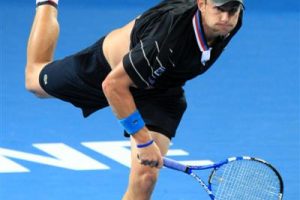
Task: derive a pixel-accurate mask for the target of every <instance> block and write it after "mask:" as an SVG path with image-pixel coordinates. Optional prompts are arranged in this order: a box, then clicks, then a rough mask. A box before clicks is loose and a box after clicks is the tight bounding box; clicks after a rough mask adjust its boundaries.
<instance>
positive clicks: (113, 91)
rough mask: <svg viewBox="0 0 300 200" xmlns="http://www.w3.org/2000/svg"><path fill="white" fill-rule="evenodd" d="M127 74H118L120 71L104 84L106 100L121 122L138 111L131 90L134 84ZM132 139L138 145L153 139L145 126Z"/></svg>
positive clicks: (108, 78) (109, 76)
mask: <svg viewBox="0 0 300 200" xmlns="http://www.w3.org/2000/svg"><path fill="white" fill-rule="evenodd" d="M126 76H127V75H126V74H125V77H124V74H120V75H119V74H118V71H116V72H112V74H110V75H108V77H107V78H106V79H105V81H104V82H103V84H102V87H103V91H104V94H105V96H106V99H107V101H108V103H109V105H110V106H111V108H112V110H113V112H114V114H115V116H116V117H117V118H118V119H119V120H120V119H124V118H127V117H128V116H130V115H131V114H132V113H134V112H135V111H136V109H137V108H136V105H135V102H134V99H133V96H132V94H131V92H130V90H129V86H130V85H131V84H132V83H131V81H130V79H129V78H128V77H126ZM132 137H133V138H134V139H135V140H136V142H137V143H145V142H147V141H149V140H150V139H151V135H150V134H149V131H148V129H147V128H146V127H145V126H143V127H142V128H141V129H139V130H138V131H137V132H136V133H134V134H132Z"/></svg>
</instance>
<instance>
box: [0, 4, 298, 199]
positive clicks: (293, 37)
mask: <svg viewBox="0 0 300 200" xmlns="http://www.w3.org/2000/svg"><path fill="white" fill-rule="evenodd" d="M155 2H158V1H133V0H130V1H124V0H120V1H117V0H110V1H104V0H102V1H100V0H99V1H96V0H89V1H83V0H82V1H79V0H61V1H60V6H59V10H60V14H59V21H60V25H61V33H60V38H59V42H58V46H57V50H56V58H61V57H64V56H65V55H68V54H71V53H74V52H76V51H78V50H80V49H82V48H84V47H86V46H87V45H89V44H91V43H92V42H94V41H95V40H96V39H98V38H99V37H100V36H102V35H104V34H106V33H108V32H109V31H110V30H112V29H113V28H116V27H119V26H121V25H123V24H124V23H126V22H127V21H128V20H130V19H132V18H134V17H135V16H136V15H138V14H139V13H141V12H142V11H143V10H144V9H146V8H148V7H149V6H151V5H153V4H154V3H155ZM299 7H300V6H299V1H292V0H289V1H287V0H285V1H269V0H260V1H258V0H256V1H250V0H248V1H246V13H245V19H244V27H243V28H242V30H241V31H240V32H239V34H238V35H237V36H236V37H235V38H234V39H233V41H232V42H231V43H230V45H229V46H228V47H227V49H226V51H225V52H224V54H223V55H222V56H221V58H220V59H219V60H218V61H217V63H216V64H215V65H214V67H213V68H212V69H211V70H209V71H208V72H207V73H206V74H205V75H203V76H201V77H199V78H197V79H195V80H193V81H191V82H189V83H188V84H187V85H186V86H185V89H186V95H187V98H188V102H189V107H188V110H187V112H186V115H185V116H184V118H183V121H182V123H181V125H180V127H179V130H178V134H177V137H176V138H175V139H174V140H173V143H174V144H173V146H172V149H184V150H185V151H187V152H188V153H189V154H188V155H186V156H182V157H174V158H175V159H178V160H194V159H211V160H214V161H218V160H220V159H223V158H225V157H228V156H232V155H251V156H257V157H261V158H264V159H266V160H268V161H269V162H271V163H272V164H274V165H275V166H276V167H277V168H278V170H279V171H280V172H281V174H282V176H283V178H284V182H285V199H288V200H289V199H299V182H300V177H299V176H300V175H299V174H300V172H299V167H300V166H299V164H300V163H299V162H300V161H299V160H300V158H299V148H300V144H299V143H300V139H299V133H300V127H299V124H300V120H299V85H300V83H299V76H300V74H299V67H300V60H299V57H300V52H299V51H300V50H299V48H300V30H299V29H300V24H299V23H300V18H299V16H300V13H299ZM0 8H1V12H0V114H1V115H0V148H1V147H2V148H4V149H11V150H16V151H22V152H28V153H32V154H37V155H43V156H49V155H47V154H46V153H44V152H41V151H39V150H37V149H36V148H34V147H32V144H35V143H64V144H66V145H68V146H70V147H72V148H74V149H77V150H78V151H80V152H82V153H84V154H85V155H88V156H90V157H91V158H93V159H96V160H99V161H101V162H104V163H105V164H107V165H108V166H110V170H104V171H103V170H102V171H101V170H98V171H97V170H95V171H93V170H91V171H84V172H82V171H72V170H65V169H62V168H58V167H53V166H48V165H41V164H37V163H34V162H29V161H26V160H23V159H16V158H10V159H11V160H12V161H15V162H17V163H19V164H21V165H22V166H24V167H26V168H28V169H30V172H29V173H0V198H1V199H6V200H18V199H22V200H24V199H26V200H27V199H28V200H29V199H30V200H32V199H43V200H47V199H64V200H65V199H72V200H73V199H83V200H84V199H89V200H92V199H120V198H121V196H122V193H123V192H124V190H125V187H126V182H127V173H128V168H127V167H124V166H123V165H120V164H119V163H117V162H115V161H113V160H111V159H108V158H107V157H105V156H103V155H99V154H97V153H95V152H93V151H91V150H90V149H87V148H85V147H83V146H82V145H81V143H82V142H85V141H117V140H124V141H126V140H127V139H125V138H123V137H122V129H121V127H120V126H119V125H118V123H117V122H116V120H115V118H114V116H113V115H112V114H111V111H110V109H109V108H107V109H104V110H103V111H100V112H97V113H96V114H94V115H92V116H91V117H90V118H88V119H85V120H83V118H82V116H81V113H80V111H79V110H77V109H74V108H73V107H72V106H70V105H69V104H65V103H62V102H60V101H57V100H54V99H50V100H40V99H36V98H34V97H33V96H32V95H31V94H29V93H28V92H26V91H25V89H24V65H25V63H26V43H27V38H28V35H29V32H30V27H31V23H32V19H33V16H34V12H35V10H34V1H32V2H29V1H16V0H10V1H0ZM0 155H1V154H0ZM0 168H1V161H0ZM205 175H206V174H205V173H204V177H205ZM174 180H176V181H174ZM201 197H202V199H205V198H206V197H205V193H204V192H203V191H202V189H200V186H198V185H197V184H195V183H194V182H193V180H191V179H190V178H189V177H186V176H185V175H182V174H178V173H176V172H172V171H170V170H162V173H161V178H160V181H159V182H158V186H157V189H156V191H155V193H154V196H153V199H154V200H155V199H170V200H179V199H183V200H192V199H200V198H201Z"/></svg>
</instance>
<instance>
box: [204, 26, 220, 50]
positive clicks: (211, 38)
mask: <svg viewBox="0 0 300 200" xmlns="http://www.w3.org/2000/svg"><path fill="white" fill-rule="evenodd" d="M203 29H204V34H205V38H206V42H207V44H208V45H209V46H211V45H212V44H213V43H214V41H215V40H216V39H217V37H218V36H216V35H215V34H213V32H212V31H210V29H209V28H208V27H207V25H206V24H205V23H203Z"/></svg>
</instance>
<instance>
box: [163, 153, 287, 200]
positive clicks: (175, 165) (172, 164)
mask: <svg viewBox="0 0 300 200" xmlns="http://www.w3.org/2000/svg"><path fill="white" fill-rule="evenodd" d="M238 160H251V161H256V162H259V163H262V164H264V165H266V166H268V167H269V168H270V169H271V170H273V172H274V173H275V174H276V176H277V177H278V180H279V185H280V188H279V194H278V200H282V198H283V188H284V186H283V180H282V177H281V175H280V173H279V172H278V171H277V169H276V168H275V167H273V166H272V165H271V164H270V163H268V162H267V161H265V160H262V159H260V158H254V157H249V156H236V157H230V158H227V159H225V160H223V161H221V162H218V163H213V164H209V165H202V166H201V165H199V166H197V165H184V164H181V163H179V162H178V161H175V160H172V159H170V158H166V157H165V158H164V166H165V167H167V168H170V169H173V170H177V171H181V172H184V173H186V174H188V175H190V176H192V177H193V178H194V179H196V180H197V181H198V182H199V183H200V185H201V186H202V187H203V188H204V190H205V191H206V192H207V194H208V195H209V196H210V198H211V199H212V200H217V199H216V198H215V195H214V194H213V192H212V189H211V178H212V176H213V175H214V173H215V172H216V170H218V169H219V168H220V167H221V166H222V165H225V164H228V163H230V162H234V161H238ZM206 169H213V170H212V172H211V173H210V175H209V180H208V185H207V184H206V183H205V182H204V181H203V180H202V179H201V178H200V177H199V176H198V175H197V174H195V173H194V172H193V171H194V170H206Z"/></svg>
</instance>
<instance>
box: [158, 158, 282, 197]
mask: <svg viewBox="0 0 300 200" xmlns="http://www.w3.org/2000/svg"><path fill="white" fill-rule="evenodd" d="M164 166H165V167H167V168H170V169H174V170H178V171H181V172H184V173H187V174H189V175H191V176H192V177H193V178H195V179H196V180H197V181H198V182H199V183H200V185H201V186H202V187H203V188H204V190H205V191H206V192H207V193H208V195H209V196H210V198H211V199H212V200H282V197H283V181H282V178H281V176H280V174H279V172H278V171H277V170H276V169H275V168H274V167H273V166H272V165H271V164H269V163H267V162H266V161H264V160H261V159H258V158H252V157H247V156H243V157H231V158H228V159H226V160H224V161H222V162H219V163H214V164H210V165H203V166H188V165H184V164H181V163H179V162H177V161H175V160H171V159H169V158H164ZM205 169H212V171H211V173H210V175H209V180H208V184H206V183H205V182H204V181H203V180H202V179H201V178H200V177H199V176H198V175H197V174H195V172H194V171H196V170H205Z"/></svg>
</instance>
